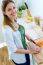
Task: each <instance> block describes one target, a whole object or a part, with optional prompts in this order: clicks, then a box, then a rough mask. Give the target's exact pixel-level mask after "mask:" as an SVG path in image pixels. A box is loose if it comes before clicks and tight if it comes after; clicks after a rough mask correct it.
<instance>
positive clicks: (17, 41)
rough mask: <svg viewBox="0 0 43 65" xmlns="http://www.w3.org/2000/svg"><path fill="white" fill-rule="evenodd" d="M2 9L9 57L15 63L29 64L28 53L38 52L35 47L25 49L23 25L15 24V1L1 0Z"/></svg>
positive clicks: (18, 64)
mask: <svg viewBox="0 0 43 65" xmlns="http://www.w3.org/2000/svg"><path fill="white" fill-rule="evenodd" d="M2 11H3V16H4V28H5V30H4V32H5V36H6V43H7V45H8V49H9V50H10V51H11V59H12V61H13V62H14V63H15V64H16V65H30V58H29V53H37V52H39V48H38V51H37V50H36V49H35V50H34V51H33V50H27V45H26V40H25V36H26V37H27V38H28V40H30V38H29V37H28V35H27V34H26V35H25V29H24V27H23V26H21V25H19V24H17V12H16V7H15V3H14V2H13V1H12V0H3V2H2Z"/></svg>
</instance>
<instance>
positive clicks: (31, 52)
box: [16, 49, 39, 54]
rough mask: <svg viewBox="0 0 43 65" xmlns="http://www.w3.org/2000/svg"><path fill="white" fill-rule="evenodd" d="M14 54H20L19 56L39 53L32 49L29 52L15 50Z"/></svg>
mask: <svg viewBox="0 0 43 65" xmlns="http://www.w3.org/2000/svg"><path fill="white" fill-rule="evenodd" d="M16 53H20V54H29V53H30V54H34V53H35V54H36V53H39V51H36V50H34V49H33V50H32V49H31V50H25V49H17V50H16Z"/></svg>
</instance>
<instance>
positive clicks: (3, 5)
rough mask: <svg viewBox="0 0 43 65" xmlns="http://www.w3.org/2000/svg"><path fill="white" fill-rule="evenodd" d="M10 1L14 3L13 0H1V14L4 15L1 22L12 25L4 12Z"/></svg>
mask: <svg viewBox="0 0 43 65" xmlns="http://www.w3.org/2000/svg"><path fill="white" fill-rule="evenodd" d="M10 2H12V3H14V1H13V0H3V1H2V12H3V15H4V22H3V24H4V25H9V26H11V27H12V25H11V23H12V21H11V20H10V19H9V18H8V16H7V15H5V14H4V12H5V9H6V7H7V5H8V4H9V3H10ZM14 4H15V3H14Z"/></svg>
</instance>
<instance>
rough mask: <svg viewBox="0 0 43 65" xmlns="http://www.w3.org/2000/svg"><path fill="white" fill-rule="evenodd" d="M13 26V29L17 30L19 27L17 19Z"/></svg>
mask: <svg viewBox="0 0 43 65" xmlns="http://www.w3.org/2000/svg"><path fill="white" fill-rule="evenodd" d="M12 26H13V30H14V31H17V30H18V28H19V25H18V24H17V21H16V20H14V21H13V23H12Z"/></svg>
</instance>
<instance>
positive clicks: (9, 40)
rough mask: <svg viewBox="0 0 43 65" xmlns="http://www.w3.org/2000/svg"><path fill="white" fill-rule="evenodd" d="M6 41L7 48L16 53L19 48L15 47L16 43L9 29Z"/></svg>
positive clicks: (6, 31) (6, 33)
mask: <svg viewBox="0 0 43 65" xmlns="http://www.w3.org/2000/svg"><path fill="white" fill-rule="evenodd" d="M5 41H6V43H7V46H8V48H9V50H10V51H11V52H16V50H17V47H16V45H15V42H14V40H13V35H12V31H11V29H9V28H7V29H6V30H5Z"/></svg>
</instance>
